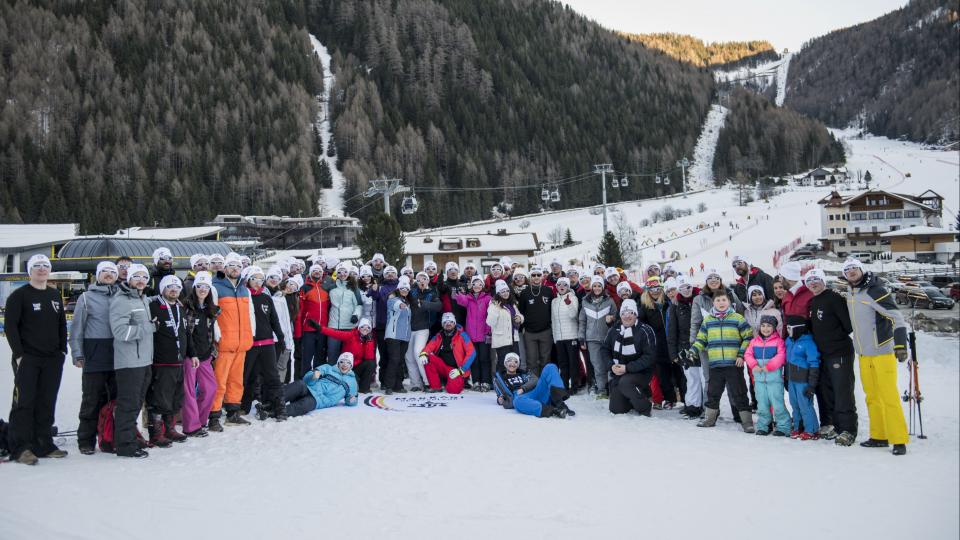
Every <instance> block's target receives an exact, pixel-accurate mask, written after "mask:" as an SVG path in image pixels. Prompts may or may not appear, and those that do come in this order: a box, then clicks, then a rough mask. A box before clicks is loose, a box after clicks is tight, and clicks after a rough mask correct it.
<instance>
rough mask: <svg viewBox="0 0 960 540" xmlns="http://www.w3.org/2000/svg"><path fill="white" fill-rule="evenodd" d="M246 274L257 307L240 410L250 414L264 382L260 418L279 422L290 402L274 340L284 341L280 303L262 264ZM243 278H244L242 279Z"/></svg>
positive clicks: (244, 370)
mask: <svg viewBox="0 0 960 540" xmlns="http://www.w3.org/2000/svg"><path fill="white" fill-rule="evenodd" d="M242 276H245V277H246V283H247V288H248V289H250V305H251V306H253V320H254V324H253V346H252V347H250V350H249V351H247V354H246V356H245V357H244V360H243V397H242V398H241V400H240V412H241V413H243V414H247V413H249V412H250V406H251V405H253V400H254V398H255V397H256V395H255V394H256V389H257V386H258V379H259V383H261V384H262V387H261V389H260V394H259V397H258V401H260V403H261V405H258V406H257V418H259V419H260V420H266V419H267V418H269V417H273V418H275V419H276V421H277V422H282V421H284V420H286V419H287V415H286V402H285V401H284V399H283V395H282V392H281V391H280V372H279V370H278V368H277V349H276V347H275V346H274V343H277V342H279V343H282V342H283V339H284V336H283V328H282V327H281V326H280V317H279V316H278V315H277V309H276V305H275V304H274V303H273V297H272V296H270V291H269V290H268V289H267V288H266V287H264V285H263V282H264V277H265V276H264V272H263V269H262V268H260V267H259V266H248V267H247V268H246V270H244V274H242ZM241 279H242V278H241Z"/></svg>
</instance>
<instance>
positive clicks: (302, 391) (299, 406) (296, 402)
mask: <svg viewBox="0 0 960 540" xmlns="http://www.w3.org/2000/svg"><path fill="white" fill-rule="evenodd" d="M281 392H282V394H283V397H282V399H283V403H284V404H285V405H286V413H287V416H303V415H305V414H307V413H308V412H310V411H312V410H314V409H316V408H317V400H316V399H314V397H313V394H311V393H310V389H309V388H307V383H305V382H303V381H293V382H292V383H290V384H286V385H284V386H283V389H282V390H281Z"/></svg>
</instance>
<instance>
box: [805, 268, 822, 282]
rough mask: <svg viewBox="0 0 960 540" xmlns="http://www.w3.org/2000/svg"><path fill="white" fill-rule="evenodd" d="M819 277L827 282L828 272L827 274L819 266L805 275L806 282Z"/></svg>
mask: <svg viewBox="0 0 960 540" xmlns="http://www.w3.org/2000/svg"><path fill="white" fill-rule="evenodd" d="M818 279H819V280H820V281H822V282H824V283H826V282H827V274H825V273H824V272H823V270H821V269H819V268H813V269H811V270H810V271H809V272H807V273H806V274H804V276H803V282H804V283H807V282H808V281H816V280H818Z"/></svg>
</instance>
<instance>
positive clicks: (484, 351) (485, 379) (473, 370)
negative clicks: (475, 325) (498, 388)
mask: <svg viewBox="0 0 960 540" xmlns="http://www.w3.org/2000/svg"><path fill="white" fill-rule="evenodd" d="M473 350H474V351H476V352H477V357H476V358H475V359H474V360H473V365H472V366H470V378H472V379H473V384H474V385H478V384H481V383H486V384H491V385H492V384H493V362H492V361H491V359H490V344H489V343H487V342H486V341H474V342H473Z"/></svg>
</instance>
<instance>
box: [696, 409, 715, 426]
mask: <svg viewBox="0 0 960 540" xmlns="http://www.w3.org/2000/svg"><path fill="white" fill-rule="evenodd" d="M706 411H707V412H706V417H705V418H704V419H703V420H701V421H699V422H697V427H713V426H715V425H717V417H718V416H720V409H711V408H709V407H707V408H706Z"/></svg>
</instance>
